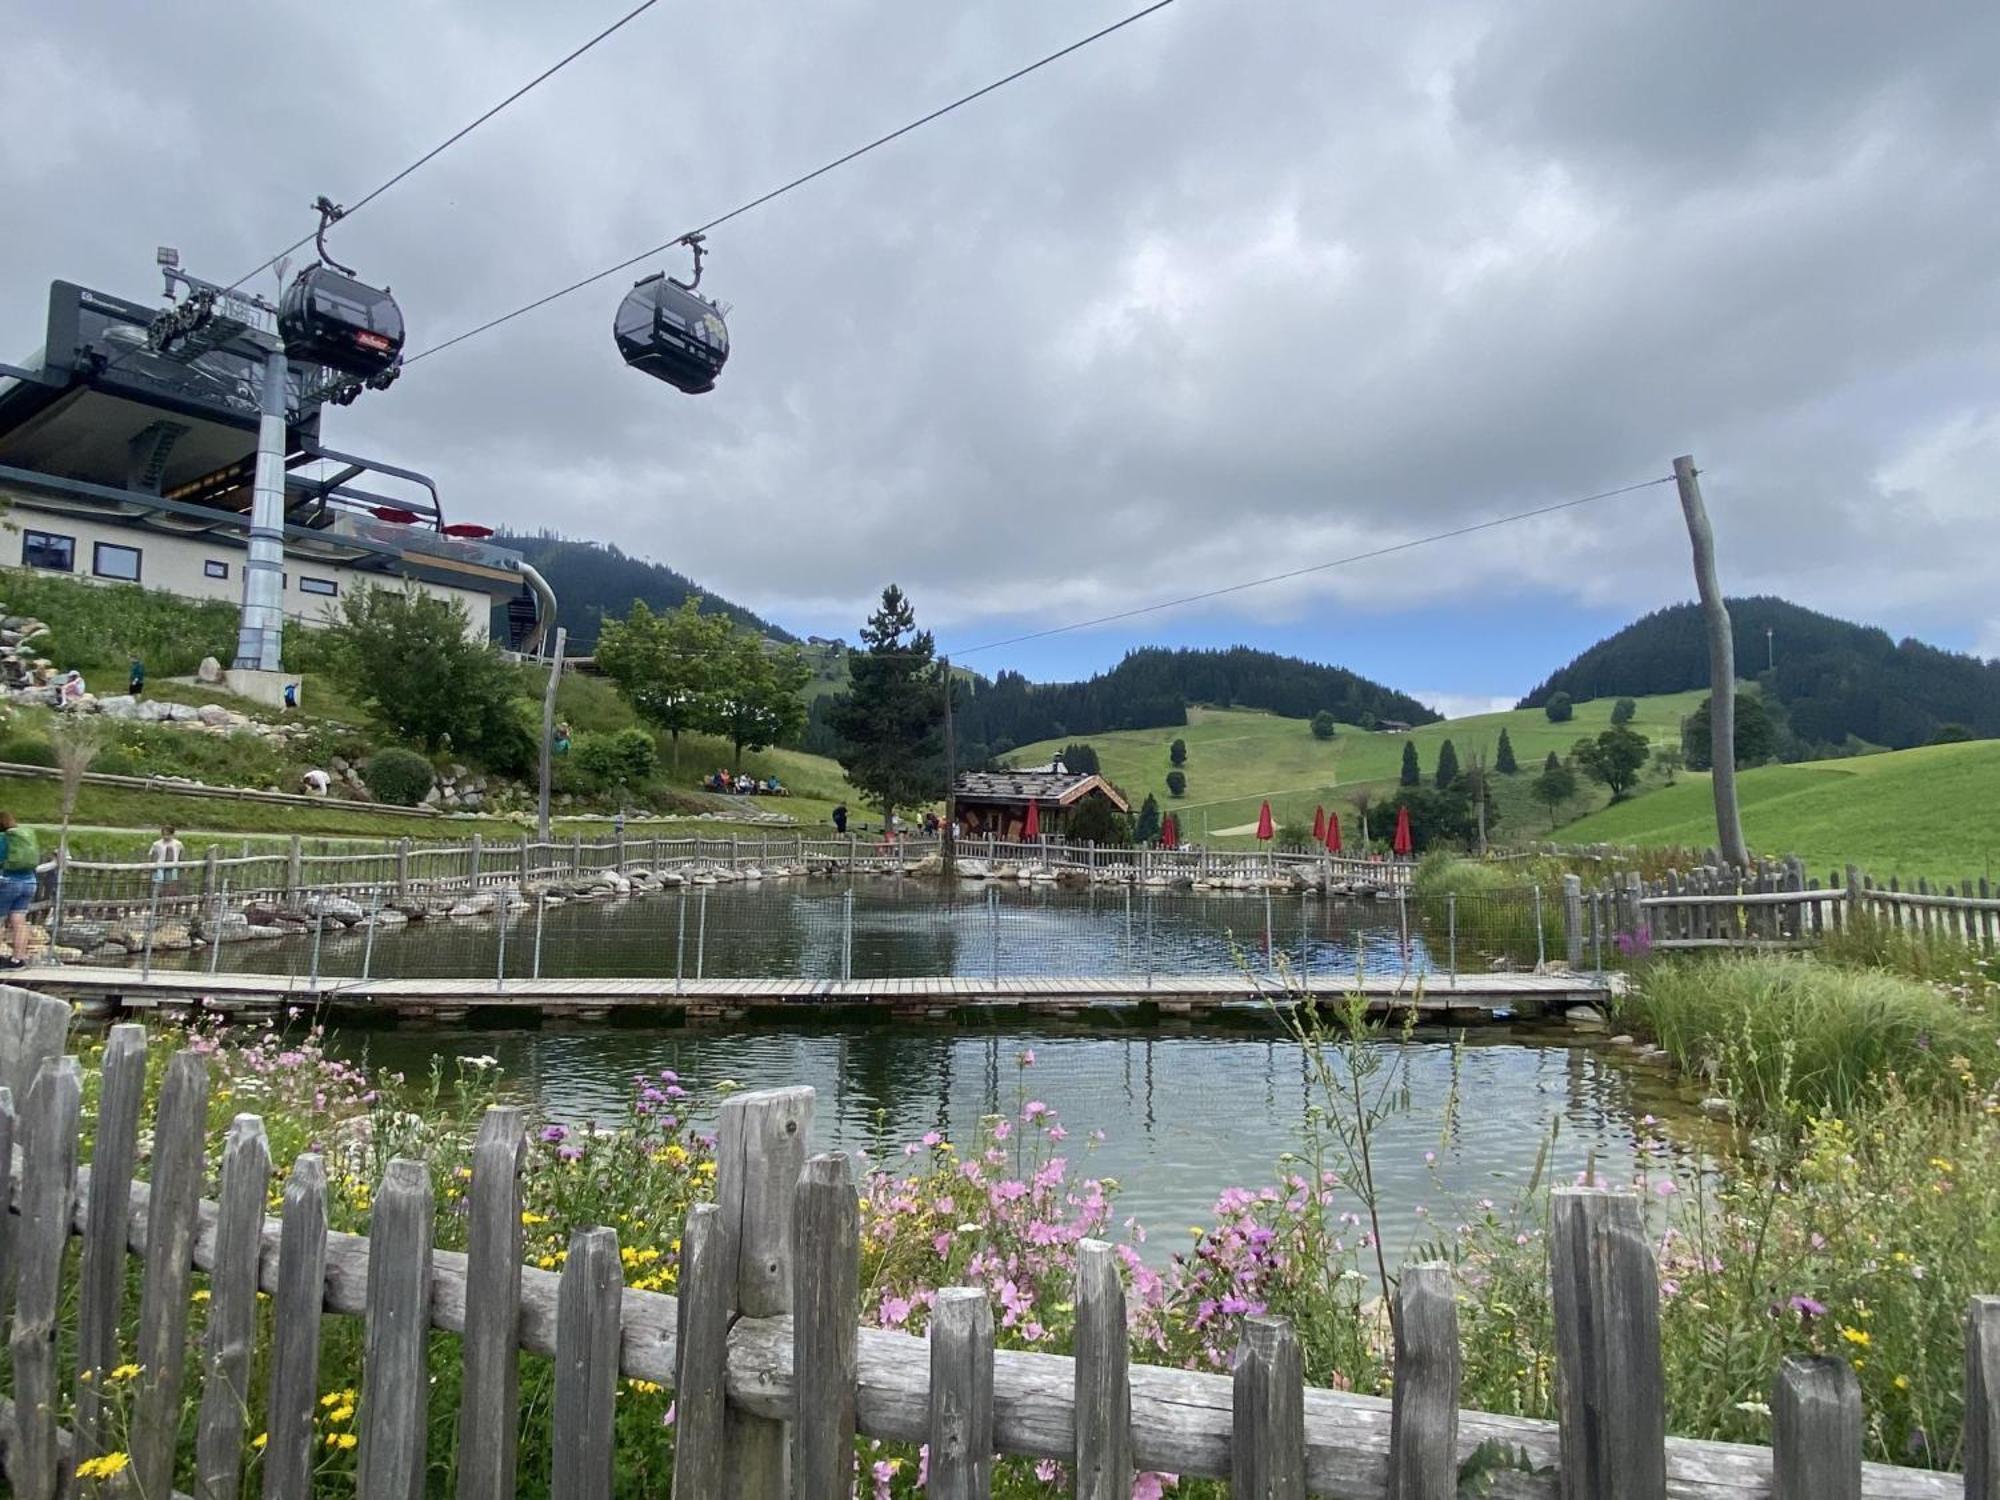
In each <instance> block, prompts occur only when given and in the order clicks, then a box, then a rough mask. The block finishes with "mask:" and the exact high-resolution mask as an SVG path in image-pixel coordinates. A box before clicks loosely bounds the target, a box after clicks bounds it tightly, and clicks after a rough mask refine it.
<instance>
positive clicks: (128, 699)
mask: <svg viewBox="0 0 2000 1500" xmlns="http://www.w3.org/2000/svg"><path fill="white" fill-rule="evenodd" d="M138 709H139V700H138V699H137V698H134V697H133V696H132V695H131V694H130V693H114V694H112V695H111V696H110V697H108V698H99V699H98V700H97V711H98V712H99V713H101V714H103V715H104V716H105V717H106V718H108V719H129V718H131V717H132V715H133V714H135V713H136V712H138Z"/></svg>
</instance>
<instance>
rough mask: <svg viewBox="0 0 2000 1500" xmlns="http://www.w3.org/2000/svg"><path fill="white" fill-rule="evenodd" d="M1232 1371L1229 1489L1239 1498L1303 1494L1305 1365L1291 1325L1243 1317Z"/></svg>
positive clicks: (1282, 1498) (1298, 1499)
mask: <svg viewBox="0 0 2000 1500" xmlns="http://www.w3.org/2000/svg"><path fill="white" fill-rule="evenodd" d="M1232 1371H1233V1374H1234V1379H1235V1407H1234V1414H1233V1417H1234V1419H1233V1422H1232V1424H1231V1431H1230V1438H1229V1493H1230V1494H1231V1495H1233V1496H1240V1497H1242V1500H1305V1497H1306V1413H1305V1397H1306V1392H1305V1367H1304V1362H1303V1359H1302V1357H1301V1355H1300V1352H1299V1340H1298V1336H1297V1335H1296V1334H1295V1333H1293V1332H1292V1325H1291V1324H1289V1323H1287V1322H1286V1321H1285V1320H1284V1319H1283V1318H1263V1317H1258V1318H1245V1319H1244V1320H1243V1332H1242V1334H1241V1336H1240V1338H1239V1339H1238V1341H1237V1344H1236V1358H1235V1361H1234V1364H1233V1366H1232Z"/></svg>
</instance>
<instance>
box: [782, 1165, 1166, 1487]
mask: <svg viewBox="0 0 2000 1500" xmlns="http://www.w3.org/2000/svg"><path fill="white" fill-rule="evenodd" d="M793 1200H794V1201H793V1205H792V1220H793V1224H794V1226H795V1227H796V1230H797V1238H798V1263H797V1265H796V1266H795V1267H794V1269H793V1275H792V1369H793V1370H795V1371H804V1372H809V1375H808V1378H807V1379H799V1380H795V1385H796V1388H797V1390H798V1393H799V1397H798V1420H797V1422H795V1423H794V1424H793V1427H792V1484H793V1488H792V1494H793V1495H795V1496H796V1497H797V1500H848V1497H849V1496H850V1495H852V1494H853V1492H854V1408H855V1383H856V1381H857V1380H858V1379H859V1377H860V1354H859V1337H858V1335H859V1327H858V1325H859V1323H860V1320H861V1213H860V1203H859V1200H858V1199H857V1198H856V1197H855V1194H854V1173H853V1171H852V1169H851V1168H850V1167H849V1165H848V1160H847V1156H846V1153H844V1152H838V1151H836V1152H832V1153H830V1154H828V1155H825V1156H815V1157H814V1158H813V1159H812V1160H811V1161H809V1162H807V1163H806V1168H805V1171H804V1173H803V1174H802V1175H801V1176H800V1177H799V1181H798V1185H797V1187H796V1188H795V1189H794V1190H793ZM1119 1500H1130V1497H1129V1494H1128V1495H1125V1496H1120V1497H1119Z"/></svg>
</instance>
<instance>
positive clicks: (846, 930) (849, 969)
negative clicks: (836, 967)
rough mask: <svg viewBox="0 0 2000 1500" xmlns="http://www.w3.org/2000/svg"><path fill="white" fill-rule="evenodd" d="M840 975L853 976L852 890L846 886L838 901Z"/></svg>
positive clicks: (847, 977)
mask: <svg viewBox="0 0 2000 1500" xmlns="http://www.w3.org/2000/svg"><path fill="white" fill-rule="evenodd" d="M840 977H841V978H842V979H852V978H853V977H854V890H853V888H852V887H849V888H848V891H847V894H846V896H845V897H844V898H843V899H842V900H841V903H840Z"/></svg>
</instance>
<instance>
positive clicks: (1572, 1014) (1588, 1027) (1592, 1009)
mask: <svg viewBox="0 0 2000 1500" xmlns="http://www.w3.org/2000/svg"><path fill="white" fill-rule="evenodd" d="M1563 1019H1564V1020H1566V1021H1568V1022H1569V1024H1570V1025H1572V1026H1574V1027H1575V1028H1576V1029H1577V1030H1578V1031H1602V1030H1604V1029H1605V1025H1604V1012H1603V1011H1601V1010H1599V1009H1598V1008H1597V1007H1596V1006H1594V1005H1573V1006H1571V1007H1570V1009H1569V1013H1568V1014H1567V1015H1566V1016H1564V1017H1563Z"/></svg>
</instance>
